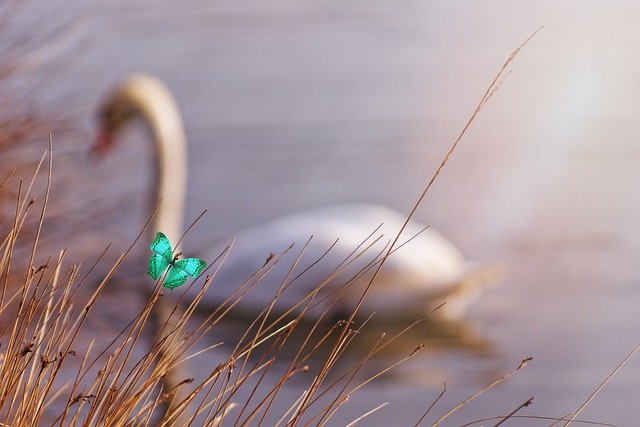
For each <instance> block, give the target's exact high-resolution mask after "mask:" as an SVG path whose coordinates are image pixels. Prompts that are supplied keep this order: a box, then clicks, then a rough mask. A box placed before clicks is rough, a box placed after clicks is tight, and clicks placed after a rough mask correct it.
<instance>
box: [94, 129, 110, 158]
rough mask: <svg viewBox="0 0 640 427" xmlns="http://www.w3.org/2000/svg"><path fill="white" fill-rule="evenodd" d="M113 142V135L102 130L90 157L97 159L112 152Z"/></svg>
mask: <svg viewBox="0 0 640 427" xmlns="http://www.w3.org/2000/svg"><path fill="white" fill-rule="evenodd" d="M113 142H114V140H113V133H112V132H109V131H107V130H105V129H100V131H99V132H98V135H96V139H95V141H94V143H93V146H92V147H91V151H90V152H89V157H91V158H96V157H101V156H104V155H105V154H106V153H108V152H109V150H111V147H113Z"/></svg>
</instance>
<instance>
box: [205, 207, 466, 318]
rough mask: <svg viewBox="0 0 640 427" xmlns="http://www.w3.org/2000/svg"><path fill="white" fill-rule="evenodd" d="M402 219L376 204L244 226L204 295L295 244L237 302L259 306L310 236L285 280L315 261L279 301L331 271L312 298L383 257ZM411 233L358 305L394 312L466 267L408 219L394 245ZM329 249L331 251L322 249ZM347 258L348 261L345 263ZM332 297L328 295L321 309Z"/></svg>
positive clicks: (357, 289)
mask: <svg viewBox="0 0 640 427" xmlns="http://www.w3.org/2000/svg"><path fill="white" fill-rule="evenodd" d="M405 219H406V216H405V215H404V214H401V213H399V212H396V211H394V210H392V209H390V208H388V207H385V206H381V205H374V204H344V205H335V206H329V207H323V208H318V209H313V210H309V211H306V212H300V213H296V214H291V215H286V216H283V217H280V218H277V219H275V220H273V221H271V222H268V223H266V224H264V225H262V226H258V227H255V228H251V229H248V230H246V231H243V232H241V233H239V234H238V235H237V236H236V238H235V243H234V246H233V248H232V249H231V253H230V255H229V257H228V259H227V260H226V261H225V263H224V264H223V266H222V267H221V269H220V272H219V275H218V277H217V278H216V280H215V282H214V283H216V285H214V289H212V290H211V291H210V294H216V293H218V292H220V290H221V288H224V289H226V290H227V291H229V292H230V291H231V290H232V289H235V288H236V287H237V286H239V285H240V284H241V283H242V282H243V281H244V280H246V279H247V278H249V277H250V276H251V274H252V273H254V272H255V271H256V270H257V269H258V268H260V267H261V266H263V265H264V263H265V260H266V259H267V256H268V255H269V253H270V252H273V253H275V254H280V253H282V252H284V251H285V250H286V249H287V248H288V247H290V246H291V244H292V243H295V246H294V248H293V249H292V250H291V251H289V253H287V254H286V255H285V256H284V257H283V258H282V259H281V260H279V262H277V263H276V264H275V265H274V266H273V268H272V269H271V270H270V271H269V273H268V274H267V275H266V276H265V277H264V278H263V279H262V280H261V281H260V282H259V283H258V284H257V285H256V287H255V289H253V290H252V291H250V292H249V293H247V294H246V295H245V297H243V300H242V304H243V305H247V304H249V305H251V306H253V307H254V308H256V309H261V308H264V307H265V306H266V305H267V304H269V303H270V302H271V300H272V299H273V297H274V295H275V294H276V293H277V291H278V289H279V287H280V286H281V284H282V282H283V280H284V279H285V277H287V274H288V272H289V270H290V268H291V266H292V264H293V263H294V261H295V260H296V257H297V256H298V255H299V254H300V252H301V251H302V248H303V247H304V245H305V243H306V242H307V241H308V240H309V238H310V237H311V236H313V238H312V239H311V242H310V243H309V245H308V247H307V248H306V249H305V250H304V254H303V255H302V256H301V257H300V261H299V262H298V264H297V267H296V268H295V270H294V271H293V274H290V275H289V280H291V279H293V278H294V277H295V276H297V275H298V273H300V272H301V271H303V270H304V269H306V268H307V267H309V266H311V265H312V264H314V262H315V261H317V260H318V259H320V258H321V257H322V259H321V260H320V261H319V262H318V263H317V264H315V265H313V266H312V267H311V268H310V269H309V270H308V271H306V272H305V273H304V274H302V275H301V276H300V277H299V278H298V279H296V280H295V281H294V282H293V283H292V284H291V285H290V286H289V287H288V288H287V289H286V291H284V292H283V293H282V294H281V295H280V297H279V298H278V305H279V306H280V307H281V308H289V307H290V306H291V305H293V304H295V303H297V302H299V301H300V300H301V299H303V298H304V297H305V296H307V295H308V294H309V293H310V292H311V291H313V289H315V288H316V287H317V286H318V285H320V284H322V283H323V282H324V281H326V280H327V278H329V277H330V276H331V275H332V274H334V275H335V277H333V278H332V279H331V280H330V281H329V282H328V283H327V285H325V287H324V289H323V290H322V291H321V292H320V293H319V294H318V296H316V301H317V300H318V299H321V298H323V297H325V296H326V295H327V294H329V293H330V292H331V291H333V290H335V289H337V288H338V287H340V286H341V285H343V284H344V283H346V282H348V281H349V280H350V279H352V278H354V277H355V276H357V275H358V273H359V272H360V271H361V270H362V269H363V268H366V267H367V266H368V265H370V264H371V263H372V261H374V260H375V259H376V257H380V256H382V255H383V254H384V253H385V252H386V250H385V247H388V246H387V245H388V244H389V243H390V242H391V241H392V240H393V239H394V238H395V236H396V234H397V233H398V231H399V230H400V228H401V227H402V225H403V223H404V221H405ZM372 233H373V234H372ZM369 236H371V237H369ZM411 238H413V239H412V240H411V241H410V242H408V243H407V244H406V245H405V246H403V247H400V248H399V249H398V250H397V251H396V252H395V253H393V254H392V255H391V256H390V257H389V258H388V259H387V261H386V262H385V265H384V266H383V269H382V271H381V274H380V275H379V277H378V279H376V281H375V283H374V285H373V287H372V288H371V290H370V291H369V294H368V296H367V299H366V300H365V301H366V302H365V307H370V308H372V309H376V310H382V311H385V310H395V309H398V307H399V306H400V307H401V306H402V305H404V304H406V303H407V302H408V301H411V300H414V301H415V300H416V297H419V298H420V299H422V300H425V299H427V300H428V299H429V298H434V297H436V296H438V297H442V296H443V295H446V294H447V293H448V292H449V290H450V289H451V288H452V287H454V286H456V283H457V282H459V281H460V279H461V276H462V275H464V274H465V273H466V272H467V271H466V270H467V264H466V263H465V261H464V258H463V256H462V253H461V252H460V251H459V250H458V248H456V247H455V245H453V244H452V243H451V242H450V241H449V240H447V239H446V238H444V237H443V236H442V235H441V234H440V233H438V232H436V231H434V230H432V229H431V228H427V229H425V226H424V225H423V224H420V223H417V222H415V221H412V222H410V223H409V224H408V226H407V228H406V229H405V231H404V232H403V234H402V236H401V238H400V240H399V241H398V244H397V245H396V247H398V246H400V245H401V244H402V243H403V242H405V241H407V240H409V239H411ZM336 240H337V242H336ZM363 242H364V243H363ZM332 245H333V247H332ZM329 248H331V250H330V251H329V252H328V253H326V251H327V250H328V249H329ZM358 248H359V249H358ZM365 248H367V249H366V250H365ZM362 252H364V253H362ZM325 253H326V254H325ZM323 256H324V257H323ZM346 259H349V260H351V261H352V262H351V263H350V264H349V265H345V264H344V262H345V260H346ZM341 266H342V267H341ZM337 268H340V269H341V270H340V272H336V271H335V270H336V269H337ZM374 270H375V268H371V269H370V270H369V272H368V273H366V274H364V275H363V276H362V277H360V278H359V279H358V280H356V281H355V283H354V284H353V285H351V286H350V287H349V288H348V289H346V290H345V291H344V294H345V296H344V299H343V300H342V302H341V303H338V305H344V306H345V310H348V307H350V306H352V305H354V303H355V302H357V300H358V299H359V297H360V295H361V294H362V291H363V290H364V287H365V286H366V284H367V283H368V282H369V280H370V278H371V275H372V274H373V271H374ZM331 300H332V298H329V299H327V300H326V301H325V303H324V304H321V306H322V307H324V306H326V304H327V303H328V301H331Z"/></svg>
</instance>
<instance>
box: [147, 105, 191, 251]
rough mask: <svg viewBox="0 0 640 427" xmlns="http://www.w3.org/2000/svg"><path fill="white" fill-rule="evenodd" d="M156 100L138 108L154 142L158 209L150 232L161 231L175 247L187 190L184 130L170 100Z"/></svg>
mask: <svg viewBox="0 0 640 427" xmlns="http://www.w3.org/2000/svg"><path fill="white" fill-rule="evenodd" d="M163 98H164V99H158V98H156V99H155V100H154V102H153V103H152V104H147V105H145V106H144V108H141V112H142V114H143V116H144V117H145V119H146V121H147V122H148V124H149V127H150V130H151V136H152V140H153V141H154V143H155V144H154V145H155V147H154V155H155V159H154V160H155V161H154V165H155V166H154V167H155V170H154V175H155V176H154V182H155V186H154V193H153V195H152V197H153V198H152V199H151V204H152V208H155V207H156V206H158V209H157V211H156V213H155V215H154V217H153V220H152V224H151V229H152V230H151V231H152V232H153V233H155V232H157V231H162V232H163V233H164V234H166V235H167V237H168V238H169V240H170V241H171V242H172V243H173V244H174V245H175V244H176V243H177V242H178V239H179V238H180V237H181V235H182V221H183V218H184V203H185V199H186V187H187V147H186V145H187V144H186V137H185V133H184V126H183V124H182V119H181V117H180V113H179V111H178V107H177V105H176V102H175V100H174V99H173V97H171V96H170V95H169V97H163Z"/></svg>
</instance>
